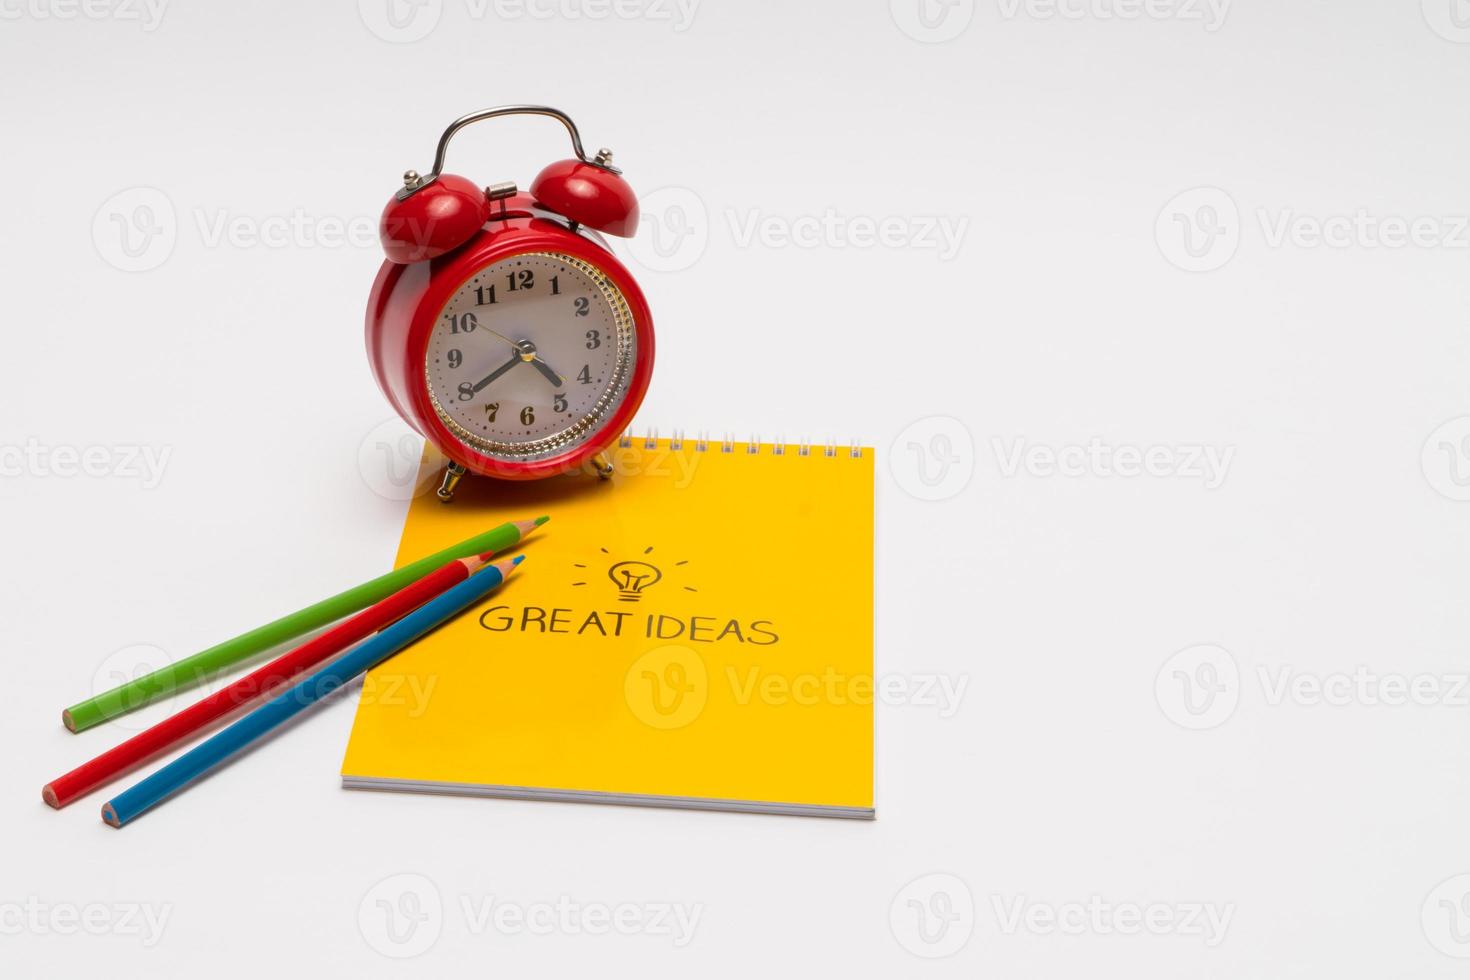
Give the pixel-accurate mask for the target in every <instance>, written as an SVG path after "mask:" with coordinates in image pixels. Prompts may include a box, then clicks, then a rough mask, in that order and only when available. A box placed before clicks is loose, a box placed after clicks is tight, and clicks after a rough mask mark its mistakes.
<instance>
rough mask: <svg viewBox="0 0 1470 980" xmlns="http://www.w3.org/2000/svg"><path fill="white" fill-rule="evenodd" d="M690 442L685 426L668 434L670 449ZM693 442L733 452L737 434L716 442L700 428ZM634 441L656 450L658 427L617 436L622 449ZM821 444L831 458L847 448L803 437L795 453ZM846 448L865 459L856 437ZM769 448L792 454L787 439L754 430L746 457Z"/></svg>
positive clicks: (702, 448)
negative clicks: (764, 435) (763, 438)
mask: <svg viewBox="0 0 1470 980" xmlns="http://www.w3.org/2000/svg"><path fill="white" fill-rule="evenodd" d="M687 441H689V440H687V439H686V437H685V435H684V430H683V429H674V430H673V431H672V432H671V433H670V434H669V448H670V449H673V450H682V449H684V448H685V445H684V444H685V442H687ZM692 442H693V444H692V445H691V446H689V447H688V448H690V449H691V450H693V451H694V452H696V453H707V452H711V451H713V450H712V449H711V447H712V446H715V447H718V451H719V452H721V453H725V454H730V453H733V452H735V436H734V434H733V433H730V432H726V433H725V435H724V436H723V437H722V438H721V439H720V440H719V442H717V443H716V442H712V441H711V440H710V437H709V433H708V432H707V431H701V432H700V433H699V435H697V436H695V437H694V439H693V440H692ZM635 444H641V445H642V447H643V448H644V449H657V448H658V429H657V428H649V429H645V430H644V432H643V435H642V436H641V437H639V436H636V435H634V434H633V430H632V429H628V430H626V431H625V432H624V433H623V434H622V435H621V436H619V437H618V446H619V447H620V448H622V449H629V448H631V447H632V446H634V445H635ZM818 446H819V447H820V448H821V454H820V455H822V456H826V457H828V458H832V457H836V456H840V455H842V449H843V448H844V446H843V444H842V443H839V442H838V441H837V440H835V439H827V440H826V441H825V442H822V443H816V444H814V443H812V442H811V441H810V440H808V439H803V440H802V441H801V442H799V443H797V444H796V453H795V455H797V456H812V455H816V454H815V453H813V452H812V450H813V449H814V448H817V447H818ZM845 448H846V449H847V456H848V457H849V458H850V459H862V458H863V447H862V446H861V445H860V444H859V443H858V441H857V440H856V439H850V440H848V442H847V444H846V446H845ZM766 450H769V451H770V453H771V455H772V456H788V455H791V454H790V453H788V452H787V443H786V440H785V439H784V438H782V437H779V436H778V437H777V438H776V440H775V441H774V442H761V437H760V436H759V435H758V434H754V433H753V434H752V435H751V437H750V440H749V441H748V442H747V443H746V444H745V454H746V455H747V456H756V455H759V454H760V453H761V452H763V451H766Z"/></svg>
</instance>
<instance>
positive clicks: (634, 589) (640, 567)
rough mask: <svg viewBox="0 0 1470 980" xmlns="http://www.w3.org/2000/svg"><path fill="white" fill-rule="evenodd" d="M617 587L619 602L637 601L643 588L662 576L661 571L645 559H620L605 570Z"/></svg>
mask: <svg viewBox="0 0 1470 980" xmlns="http://www.w3.org/2000/svg"><path fill="white" fill-rule="evenodd" d="M607 577H608V578H610V579H612V582H613V585H616V586H617V587H618V600H619V601H620V602H637V601H638V600H639V598H640V597H641V596H642V595H643V592H644V590H645V589H647V588H648V587H649V586H650V585H653V584H654V583H655V582H657V581H658V580H659V579H661V578H663V577H664V576H663V573H662V572H660V571H659V570H658V569H657V568H656V567H655V566H653V565H650V564H649V563H648V562H646V561H620V562H618V563H617V564H616V565H613V566H612V567H611V568H609V569H608V570H607Z"/></svg>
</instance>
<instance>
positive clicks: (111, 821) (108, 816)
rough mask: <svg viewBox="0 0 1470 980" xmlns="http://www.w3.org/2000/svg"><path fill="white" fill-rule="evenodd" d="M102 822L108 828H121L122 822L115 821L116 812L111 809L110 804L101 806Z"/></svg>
mask: <svg viewBox="0 0 1470 980" xmlns="http://www.w3.org/2000/svg"><path fill="white" fill-rule="evenodd" d="M102 822H103V823H105V824H107V825H108V826H109V827H121V826H122V822H121V821H119V820H118V819H117V811H116V810H114V809H113V808H112V804H111V803H104V804H102Z"/></svg>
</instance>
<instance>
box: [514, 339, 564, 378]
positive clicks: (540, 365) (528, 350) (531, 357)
mask: <svg viewBox="0 0 1470 980" xmlns="http://www.w3.org/2000/svg"><path fill="white" fill-rule="evenodd" d="M516 348H517V349H518V350H519V351H520V352H521V360H523V361H528V362H529V363H530V365H531V367H533V368H535V369H536V370H538V371H540V372H541V374H542V375H543V376H544V377H545V378H546V380H547V381H550V382H551V383H552V384H554V385H556V386H557V387H558V388H560V387H561V386H562V385H563V384H565V383H566V379H565V378H563V377H562V376H561V375H559V374H557V373H556V371H554V370H553V369H552V367H551V365H550V364H547V363H546V362H545V361H543V360H542V359H541V355H540V354H538V353H536V345H535V344H533V343H531V342H530V341H529V340H523V341H521V342H520V343H519V344H517V345H516Z"/></svg>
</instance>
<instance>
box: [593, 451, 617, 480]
mask: <svg viewBox="0 0 1470 980" xmlns="http://www.w3.org/2000/svg"><path fill="white" fill-rule="evenodd" d="M592 468H593V469H595V470H596V471H597V478H598V479H599V480H611V479H612V475H613V464H612V460H610V459H608V458H607V453H598V454H597V455H596V456H593V457H592Z"/></svg>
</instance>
